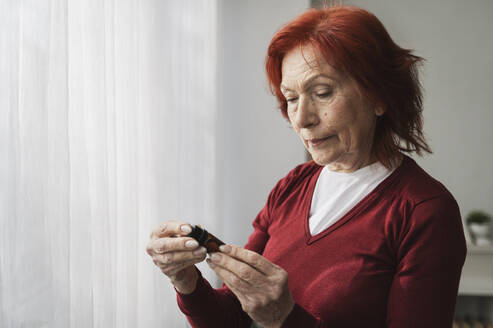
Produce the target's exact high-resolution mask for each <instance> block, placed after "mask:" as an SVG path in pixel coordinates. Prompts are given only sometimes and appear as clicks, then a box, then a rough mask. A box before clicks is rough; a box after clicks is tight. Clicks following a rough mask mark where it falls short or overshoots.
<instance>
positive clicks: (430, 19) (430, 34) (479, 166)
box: [346, 0, 493, 218]
mask: <svg viewBox="0 0 493 328" xmlns="http://www.w3.org/2000/svg"><path fill="white" fill-rule="evenodd" d="M346 3H348V4H354V5H358V6H361V7H363V8H366V9H368V10H370V11H371V12H373V13H374V14H375V15H376V16H377V17H378V18H379V19H380V20H381V21H382V22H383V24H384V25H385V26H386V27H387V29H388V31H389V33H390V35H391V36H392V37H393V39H394V40H395V41H396V42H397V43H398V44H399V45H401V46H402V47H406V48H411V49H415V50H416V53H417V54H418V55H419V56H422V57H424V58H425V59H426V62H425V65H424V69H423V75H422V77H423V86H424V89H425V102H424V108H425V109H424V122H425V132H426V135H427V137H428V141H429V143H430V145H431V147H432V150H433V151H434V153H433V154H432V155H429V156H426V157H424V158H419V157H416V156H415V159H416V160H417V162H418V163H419V164H420V165H421V166H422V167H423V168H424V169H425V170H427V171H428V172H429V173H430V174H431V175H432V176H434V177H435V178H437V179H438V180H440V181H441V182H442V183H443V184H444V185H445V186H446V187H447V188H448V189H449V190H450V191H451V192H452V194H453V195H454V196H455V198H456V199H457V202H458V203H459V207H460V209H461V213H462V216H463V218H464V217H465V216H466V215H467V214H468V213H469V212H470V211H471V210H472V209H483V210H486V211H487V212H489V213H493V174H492V173H491V167H492V166H491V163H492V162H493V146H492V140H493V129H491V124H492V123H493V105H492V103H491V100H492V95H493V37H492V32H493V19H492V18H493V1H490V0H475V1H463V0H449V1H439V0H416V1H395V0H394V1H392V0H364V1H363V0H352V1H347V2H346Z"/></svg>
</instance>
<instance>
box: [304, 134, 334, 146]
mask: <svg viewBox="0 0 493 328" xmlns="http://www.w3.org/2000/svg"><path fill="white" fill-rule="evenodd" d="M331 137H333V136H328V137H325V138H321V139H310V140H308V144H309V145H310V147H317V146H319V145H320V144H322V143H323V142H325V141H327V140H329V139H330V138H331Z"/></svg>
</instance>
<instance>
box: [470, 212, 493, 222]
mask: <svg viewBox="0 0 493 328" xmlns="http://www.w3.org/2000/svg"><path fill="white" fill-rule="evenodd" d="M490 221H491V216H490V215H489V214H487V213H485V212H483V211H479V210H477V211H472V212H471V213H469V215H468V216H467V218H466V222H467V224H472V223H476V224H485V223H489V222H490Z"/></svg>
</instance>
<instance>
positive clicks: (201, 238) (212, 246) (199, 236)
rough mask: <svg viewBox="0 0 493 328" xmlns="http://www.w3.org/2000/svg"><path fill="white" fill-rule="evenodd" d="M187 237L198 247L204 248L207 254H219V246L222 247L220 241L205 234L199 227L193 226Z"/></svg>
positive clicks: (209, 234) (211, 235)
mask: <svg viewBox="0 0 493 328" xmlns="http://www.w3.org/2000/svg"><path fill="white" fill-rule="evenodd" d="M188 237H192V238H193V239H195V240H196V241H197V242H198V243H199V245H200V246H204V247H205V248H206V249H207V253H213V252H219V246H221V245H224V243H223V242H222V241H221V240H219V239H218V238H217V237H216V236H214V235H213V234H211V233H209V232H207V230H205V229H204V228H202V227H201V226H200V225H193V226H192V232H190V233H189V234H188Z"/></svg>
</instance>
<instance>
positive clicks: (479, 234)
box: [469, 222, 491, 246]
mask: <svg viewBox="0 0 493 328" xmlns="http://www.w3.org/2000/svg"><path fill="white" fill-rule="evenodd" d="M469 231H470V232H471V234H472V236H473V239H474V244H476V245H477V246H489V245H491V240H490V238H489V236H490V223H489V222H488V223H471V224H469Z"/></svg>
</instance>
